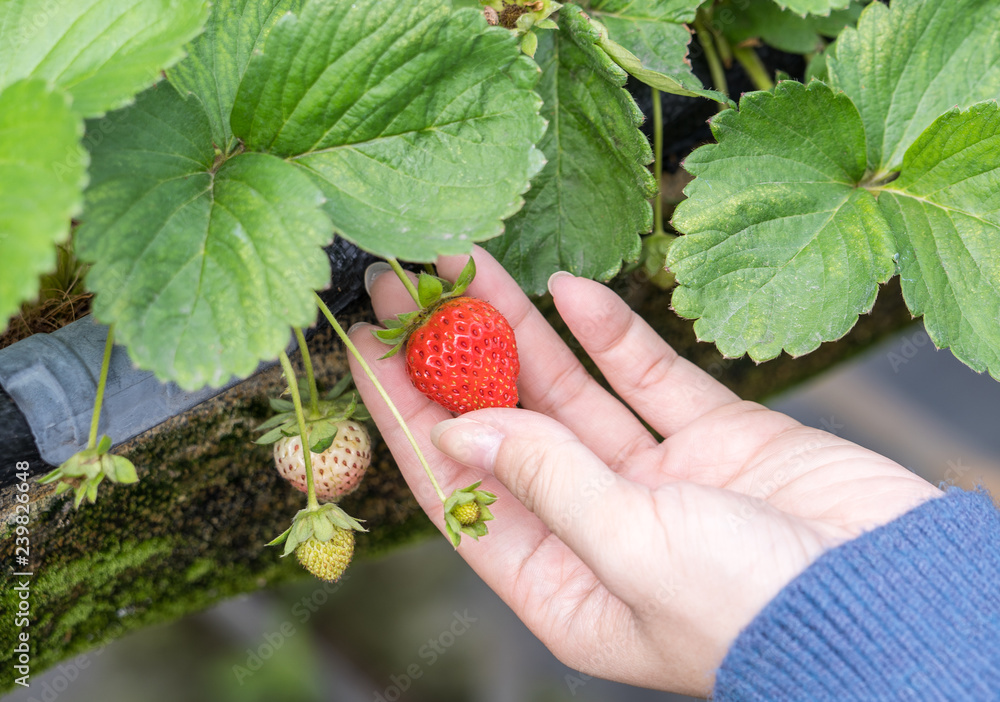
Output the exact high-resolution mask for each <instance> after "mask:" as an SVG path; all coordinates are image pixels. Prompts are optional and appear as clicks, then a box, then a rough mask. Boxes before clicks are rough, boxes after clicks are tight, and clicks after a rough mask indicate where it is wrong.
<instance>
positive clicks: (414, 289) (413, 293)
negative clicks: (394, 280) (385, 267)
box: [385, 256, 423, 307]
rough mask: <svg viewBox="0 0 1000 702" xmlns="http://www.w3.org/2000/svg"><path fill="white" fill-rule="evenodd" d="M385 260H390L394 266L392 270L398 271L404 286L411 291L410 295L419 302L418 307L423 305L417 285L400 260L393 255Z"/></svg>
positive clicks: (390, 263) (397, 273)
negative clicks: (400, 263)
mask: <svg viewBox="0 0 1000 702" xmlns="http://www.w3.org/2000/svg"><path fill="white" fill-rule="evenodd" d="M385 260H386V261H388V262H389V265H390V266H392V270H394V271H396V275H397V276H399V279H400V280H401V281H403V286H404V287H405V288H406V291H407V292H408V293H410V297H412V298H413V301H414V302H416V303H417V307H423V305H421V304H420V295H419V294H418V293H417V287H416V286H415V285H414V284H413V281H412V280H410V276H408V275H406V271H404V270H403V267H402V266H401V265H399V261H397V260H396V259H395V258H393V257H392V256H390V257H389V258H387V259H385Z"/></svg>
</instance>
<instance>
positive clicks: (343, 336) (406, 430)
mask: <svg viewBox="0 0 1000 702" xmlns="http://www.w3.org/2000/svg"><path fill="white" fill-rule="evenodd" d="M396 265H399V264H398V263H397V264H396ZM400 270H402V269H400ZM404 277H405V275H404ZM316 302H317V303H318V304H319V309H320V311H321V312H322V313H323V316H324V317H326V319H327V321H328V322H330V326H331V327H333V330H334V331H335V332H337V336H339V337H340V340H341V341H343V342H344V346H346V347H347V350H348V351H349V352H350V353H351V355H352V356H354V358H356V359H357V361H358V363H359V364H360V365H361V368H362V370H364V372H365V375H367V376H368V378H369V379H370V380H371V381H372V385H374V386H375V389H376V390H377V391H378V394H379V395H381V396H382V400H383V401H385V404H386V405H387V406H388V407H389V411H390V412H392V416H393V417H394V418H395V419H396V422H397V423H398V424H399V428H400V429H402V430H403V434H404V435H405V436H406V439H407V441H409V442H410V446H412V447H413V452H414V453H415V454H417V460H418V461H420V465H421V466H422V467H423V469H424V472H425V473H427V477H428V478H429V479H430V481H431V485H433V486H434V491H435V492H437V494H438V497H439V498H440V499H441V502H444V501H445V500H447V499H448V497H447V496H446V495H445V494H444V491H443V490H442V489H441V486H440V485H438V481H437V478H435V477H434V471H432V470H431V467H430V465H428V463H427V459H426V458H424V454H423V451H421V450H420V446H419V445H418V444H417V440H416V439H414V438H413V433H412V432H410V427H408V426H407V425H406V421H405V420H404V419H403V415H401V414H400V413H399V410H398V409H396V405H394V404H393V402H392V400H391V399H389V393H387V392H386V391H385V388H384V387H382V383H380V382H378V378H376V377H375V374H374V373H373V372H372V369H371V367H370V366H369V365H368V363H367V362H366V361H365V359H364V356H362V355H361V352H360V351H358V347H357V346H355V345H354V342H352V341H351V338H350V337H349V336H347V332H345V331H344V328H343V327H341V326H340V324H339V323H338V322H337V318H336V317H334V316H333V313H332V312H331V311H330V308H329V307H327V306H326V303H325V302H323V300H322V298H320V296H319V295H316Z"/></svg>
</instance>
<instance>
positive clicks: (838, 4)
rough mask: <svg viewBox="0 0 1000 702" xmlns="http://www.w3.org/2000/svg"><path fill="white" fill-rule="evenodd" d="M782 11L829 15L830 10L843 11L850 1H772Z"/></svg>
mask: <svg viewBox="0 0 1000 702" xmlns="http://www.w3.org/2000/svg"><path fill="white" fill-rule="evenodd" d="M774 1H775V2H776V3H778V6H779V7H781V8H782V9H787V10H791V11H792V12H795V13H796V14H799V15H829V14H830V12H831V11H832V10H843V9H844V8H846V7H847V6H848V5H849V4H850V2H851V0H774Z"/></svg>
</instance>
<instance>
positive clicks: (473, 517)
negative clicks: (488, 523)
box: [451, 502, 479, 526]
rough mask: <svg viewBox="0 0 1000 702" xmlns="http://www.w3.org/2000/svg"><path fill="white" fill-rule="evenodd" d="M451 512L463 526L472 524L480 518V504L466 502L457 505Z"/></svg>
mask: <svg viewBox="0 0 1000 702" xmlns="http://www.w3.org/2000/svg"><path fill="white" fill-rule="evenodd" d="M451 513H452V514H453V515H455V519H457V520H458V523H459V524H461V525H462V526H472V525H473V524H475V523H476V522H477V521H478V520H479V505H478V504H476V503H475V502H466V503H465V504H464V505H455V507H454V508H452V510H451Z"/></svg>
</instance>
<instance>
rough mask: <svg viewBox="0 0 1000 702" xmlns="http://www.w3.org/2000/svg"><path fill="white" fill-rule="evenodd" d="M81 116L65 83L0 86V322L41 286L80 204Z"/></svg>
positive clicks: (82, 165) (0, 325) (26, 82)
mask: <svg viewBox="0 0 1000 702" xmlns="http://www.w3.org/2000/svg"><path fill="white" fill-rule="evenodd" d="M82 133H83V122H82V120H81V119H80V118H79V117H77V116H76V115H74V114H73V112H72V111H71V110H70V107H69V99H68V97H67V95H66V94H65V93H64V92H62V91H61V90H54V91H53V90H50V88H49V87H48V86H47V85H46V84H45V82H44V81H41V80H22V81H18V82H16V83H14V84H12V85H8V86H7V87H6V88H4V89H3V90H2V91H0V329H3V328H4V327H5V326H6V325H7V320H8V318H9V317H10V316H11V315H12V314H14V313H16V312H17V310H18V308H19V307H20V306H21V303H22V302H24V301H25V300H29V299H31V298H34V297H35V296H36V295H37V294H38V276H39V275H41V274H42V273H45V272H47V271H50V270H52V269H53V268H55V265H56V251H55V245H56V244H57V243H59V242H61V241H63V240H65V239H66V237H68V236H69V225H70V218H71V217H74V216H76V215H77V214H78V213H79V211H80V209H81V208H82V205H83V186H84V184H85V183H86V166H87V161H88V158H87V153H86V151H84V150H83V149H82V148H81V147H80V145H79V140H80V135H81V134H82Z"/></svg>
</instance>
